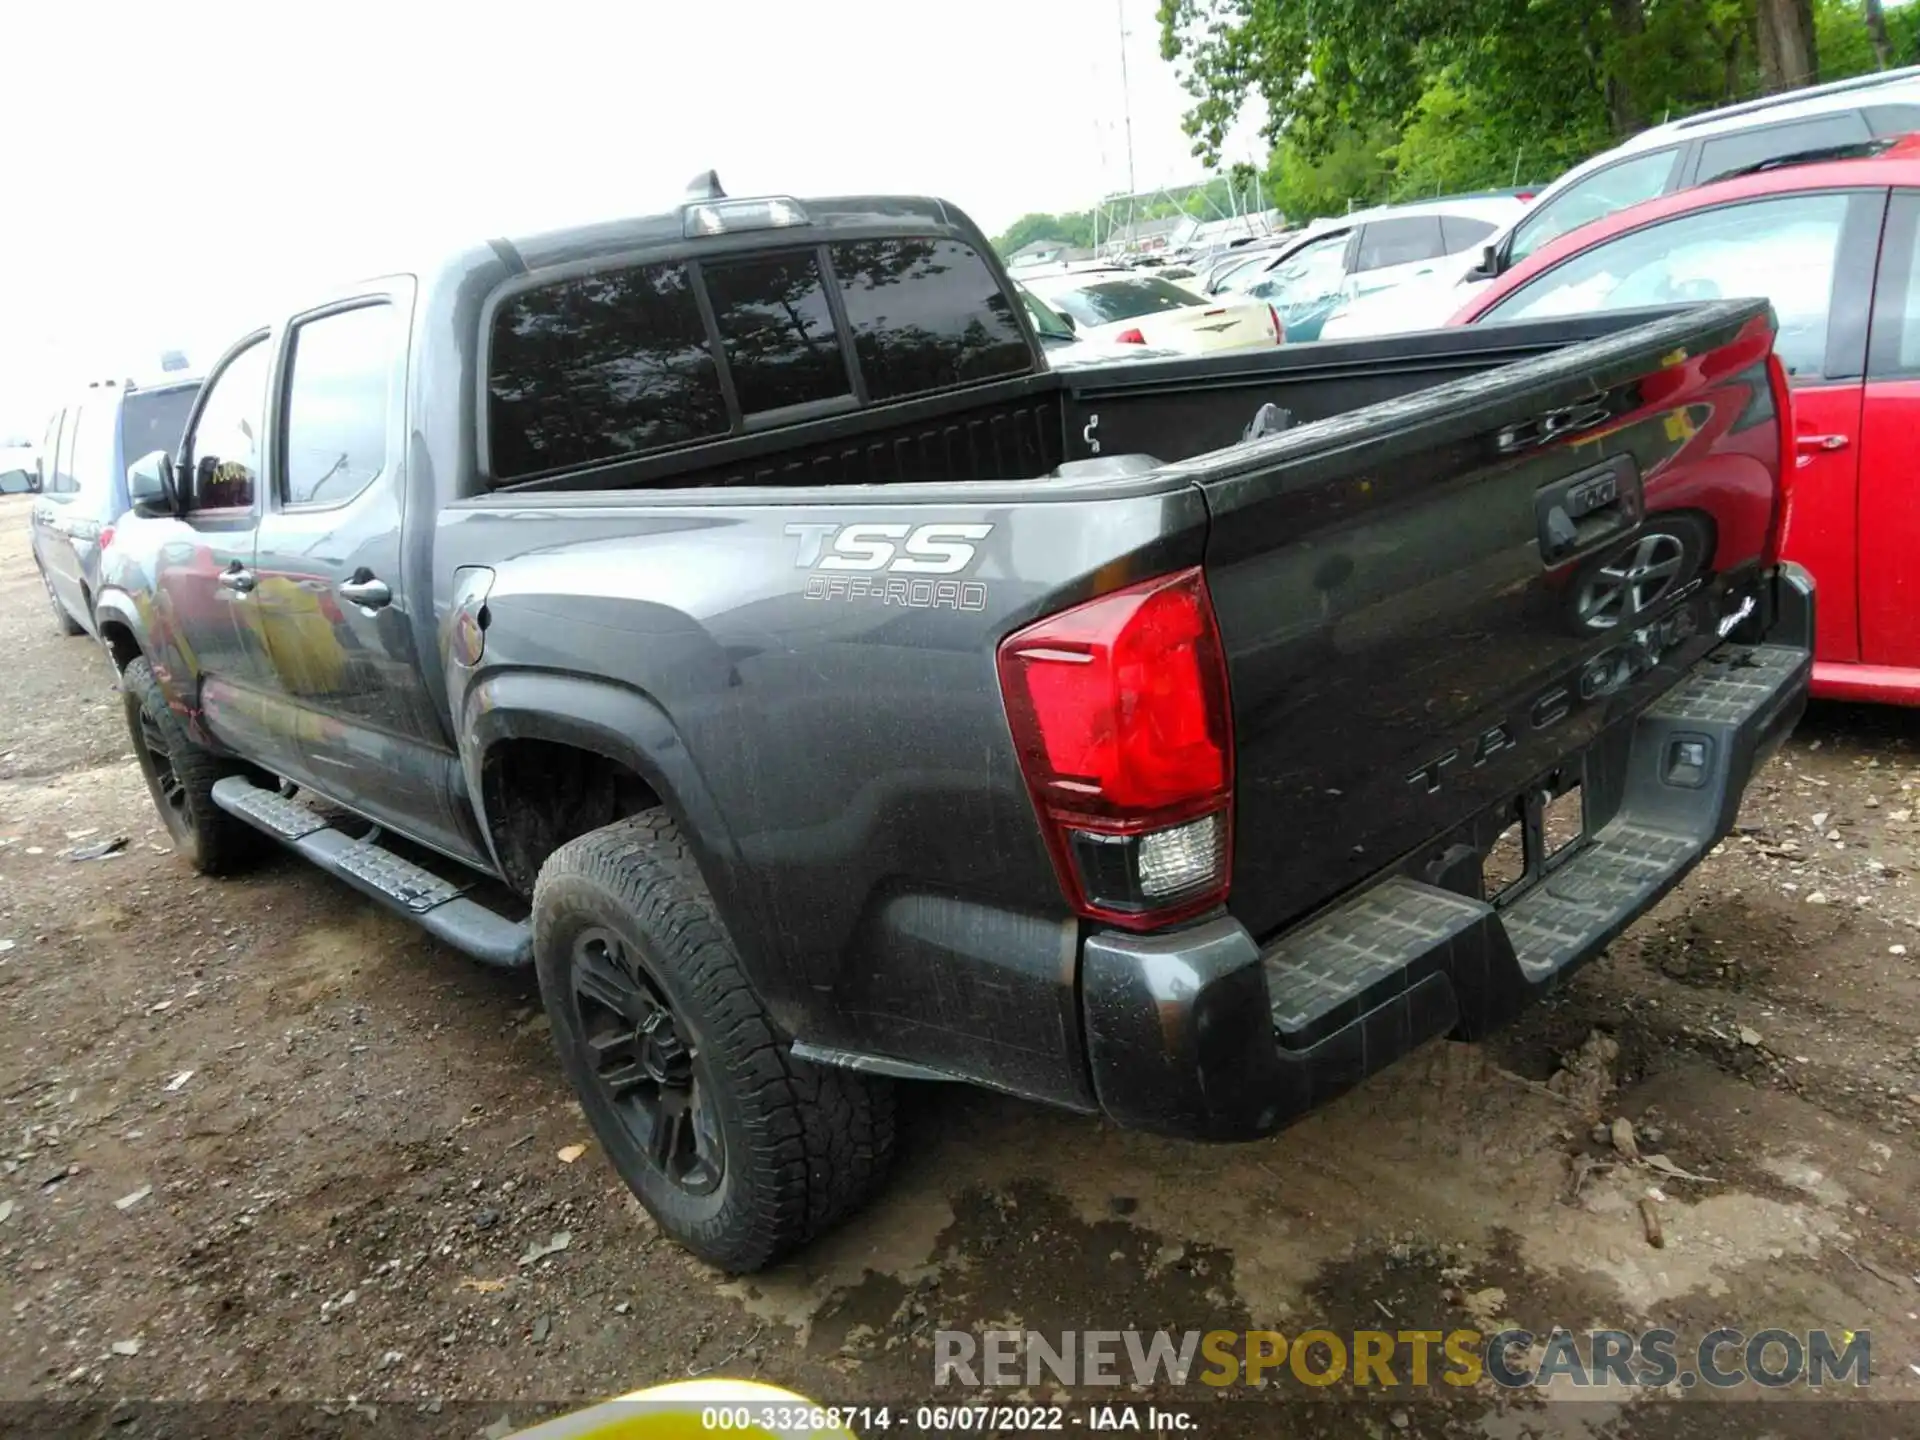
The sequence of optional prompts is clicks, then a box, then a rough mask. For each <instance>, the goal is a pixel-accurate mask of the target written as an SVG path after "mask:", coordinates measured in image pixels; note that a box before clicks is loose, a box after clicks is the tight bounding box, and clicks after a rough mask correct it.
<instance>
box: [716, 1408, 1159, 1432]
mask: <svg viewBox="0 0 1920 1440" xmlns="http://www.w3.org/2000/svg"><path fill="white" fill-rule="evenodd" d="M700 1423H701V1427H702V1428H703V1429H705V1430H709V1431H713V1432H715V1433H726V1432H732V1433H734V1434H748V1435H752V1434H755V1433H756V1432H759V1433H765V1432H769V1431H770V1432H773V1433H775V1434H783V1435H793V1434H803V1435H804V1434H814V1435H846V1436H856V1437H860V1436H868V1435H873V1434H888V1433H891V1432H893V1431H895V1430H898V1431H901V1432H903V1433H906V1434H910V1435H911V1434H926V1435H952V1434H982V1435H998V1434H1007V1433H1013V1432H1018V1433H1036V1434H1040V1433H1049V1432H1052V1433H1064V1432H1066V1431H1068V1430H1088V1431H1094V1432H1104V1431H1152V1432H1159V1433H1163V1434H1181V1433H1193V1432H1194V1431H1196V1429H1197V1421H1196V1420H1195V1418H1194V1416H1193V1415H1192V1413H1191V1412H1189V1411H1186V1410H1168V1409H1161V1408H1160V1407H1158V1406H1155V1405H1134V1404H1115V1405H1089V1406H1066V1405H995V1404H978V1405H969V1404H957V1405H814V1406H802V1405H713V1406H708V1407H706V1408H705V1409H703V1410H702V1411H701V1414H700Z"/></svg>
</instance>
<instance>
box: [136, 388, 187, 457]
mask: <svg viewBox="0 0 1920 1440" xmlns="http://www.w3.org/2000/svg"><path fill="white" fill-rule="evenodd" d="M199 393H200V387H199V386H198V385H172V386H169V387H168V388H166V389H165V390H136V391H134V392H133V393H132V394H131V395H129V396H127V397H126V398H125V399H124V400H122V401H121V402H120V458H121V460H122V461H123V462H124V463H126V464H128V465H131V464H133V462H134V461H136V460H138V459H139V458H140V457H141V456H143V455H151V454H152V453H153V452H154V451H155V450H164V451H166V452H167V454H168V455H178V454H179V453H180V436H181V434H182V432H184V431H185V430H186V428H187V415H188V413H189V412H190V411H191V410H192V409H193V397H194V396H195V395H197V394H199Z"/></svg>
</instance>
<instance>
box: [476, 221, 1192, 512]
mask: <svg viewBox="0 0 1920 1440" xmlns="http://www.w3.org/2000/svg"><path fill="white" fill-rule="evenodd" d="M1182 293H1183V295H1184V292H1182ZM703 300H704V302H705V305H704V309H703V304H702V302H703ZM1182 303H1183V304H1191V303H1192V301H1191V299H1185V298H1183V300H1182ZM709 314H710V315H711V317H712V324H711V329H710V328H709V324H708V320H707V318H706V317H707V315H709ZM1035 368H1036V367H1035V361H1034V357H1033V354H1032V352H1031V350H1030V349H1029V345H1028V341H1027V338H1026V333H1025V331H1024V330H1022V328H1021V326H1020V323H1019V320H1018V318H1017V317H1016V316H1015V314H1014V306H1013V304H1012V302H1011V301H1010V300H1009V298H1008V297H1007V295H1006V294H1005V293H1004V292H1003V291H1002V289H1001V286H1000V282H999V281H998V280H997V279H996V278H995V276H994V273H993V271H992V270H991V269H990V268H989V267H988V265H987V263H986V262H985V260H983V259H982V258H981V256H980V255H979V254H978V253H977V252H976V251H975V250H974V249H973V247H972V246H970V245H968V244H966V243H965V242H963V241H960V240H955V239H951V238H947V237H932V236H930V237H925V238H921V237H898V238H888V239H882V240H846V241H833V242H829V243H827V244H811V245H793V246H791V247H787V248H780V249H769V250H764V251H751V252H748V253H744V254H740V253H735V254H729V255H716V256H714V257H712V258H704V257H703V258H701V259H698V260H693V261H672V262H662V263H653V264H639V265H631V264H629V265H622V266H620V267H618V268H610V269H607V270H604V271H597V272H594V273H591V274H587V275H577V276H572V277H569V278H566V279H563V280H558V281H552V282H549V283H546V284H540V285H536V286H534V287H533V288H531V289H526V290H521V291H518V292H515V293H512V294H510V295H509V296H508V297H507V298H506V299H505V300H504V301H503V302H502V303H501V304H500V305H499V306H498V308H497V310H496V312H495V315H494V318H493V322H492V329H491V334H490V338H489V348H488V362H487V411H488V413H487V418H486V425H487V440H488V466H487V468H488V470H489V472H490V474H491V476H492V480H493V483H495V484H502V483H511V482H514V481H517V480H524V479H530V478H533V477H535V476H540V475H545V474H549V473H552V472H555V471H559V470H565V469H572V468H578V467H584V466H589V465H597V464H605V463H608V462H611V461H616V460H623V459H631V458H635V457H639V456H643V455H647V454H651V453H655V452H659V451H663V450H668V449H672V448H675V447H677V446H682V445H688V444H694V443H698V442H700V441H706V440H717V439H721V438H724V437H726V436H729V435H737V434H744V433H746V432H748V431H751V430H755V429H762V428H767V427H769V426H771V425H777V424H781V423H787V422H798V421H800V420H804V419H810V418H815V416H817V415H820V414H833V413H838V412H840V411H842V410H852V409H855V408H857V407H858V406H859V405H860V404H861V403H862V402H863V401H865V402H867V403H877V402H882V401H888V400H896V399H902V398H905V397H908V396H912V395H919V394H926V393H929V392H932V391H937V390H941V389H945V388H949V387H953V386H959V385H966V384H972V383H975V382H979V381H984V380H994V379H1000V378H1005V377H1008V376H1014V375H1022V374H1027V373H1030V372H1031V371H1033V370H1034V369H1035ZM862 391H864V394H862Z"/></svg>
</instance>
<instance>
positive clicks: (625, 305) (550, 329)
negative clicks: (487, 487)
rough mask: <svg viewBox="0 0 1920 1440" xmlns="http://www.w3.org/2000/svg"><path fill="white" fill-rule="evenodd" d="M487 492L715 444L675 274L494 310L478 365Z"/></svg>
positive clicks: (691, 320)
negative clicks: (495, 486)
mask: <svg viewBox="0 0 1920 1440" xmlns="http://www.w3.org/2000/svg"><path fill="white" fill-rule="evenodd" d="M487 397H488V416H487V436H488V446H489V450H490V454H489V457H488V468H489V469H490V470H491V471H492V473H493V478H494V479H495V480H496V481H504V480H519V479H524V478H526V477H527V476H530V475H538V474H541V473H543V472H545V471H549V470H559V469H564V468H566V467H568V466H575V465H592V464H596V463H599V462H602V461H607V460H617V459H620V458H622V457H624V456H628V455H638V454H643V453H645V452H646V451H649V450H661V449H665V448H666V447H667V446H670V445H680V444H684V443H686V442H687V441H690V440H702V439H707V438H709V437H712V436H715V435H724V434H726V433H727V405H726V401H725V399H724V398H723V397H722V395H721V392H720V375H719V371H718V370H717V369H716V367H715V365H714V362H713V351H712V350H711V349H709V348H708V345H707V327H706V324H705V322H704V321H702V320H701V318H700V304H699V301H698V300H697V299H695V297H694V293H693V286H692V283H691V281H690V280H689V279H688V276H687V270H686V267H685V266H684V265H636V266H632V267H630V268H627V269H624V270H603V271H598V272H596V273H594V274H590V275H580V276H576V277H574V278H572V279H568V280H560V281H556V282H554V283H553V284H551V285H542V286H540V287H539V288H538V289H535V290H524V291H521V292H520V293H519V294H517V295H514V296H512V297H511V298H509V299H508V300H507V301H506V302H505V303H504V304H502V305H501V306H500V308H499V311H498V312H497V313H496V315H495V316H494V321H493V338H492V344H491V350H490V353H489V356H488V362H487Z"/></svg>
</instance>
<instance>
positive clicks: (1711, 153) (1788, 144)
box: [1693, 110, 1872, 185]
mask: <svg viewBox="0 0 1920 1440" xmlns="http://www.w3.org/2000/svg"><path fill="white" fill-rule="evenodd" d="M1871 138H1872V137H1871V136H1870V135H1869V134H1868V133H1867V122H1866V121H1865V120H1864V119H1863V118H1862V117H1861V115H1860V112H1859V111H1858V110H1839V111H1836V112H1834V113H1833V114H1831V115H1816V116H1814V117H1813V118H1812V119H1810V120H1796V121H1794V122H1793V123H1792V124H1791V125H1769V126H1766V127H1765V128H1764V129H1760V130H1736V131H1735V132H1734V133H1733V134H1731V135H1720V136H1716V137H1715V138H1714V139H1712V140H1708V141H1705V142H1703V143H1702V144H1701V146H1700V171H1699V173H1698V174H1697V175H1695V176H1694V181H1693V183H1694V184H1696V185H1704V184H1706V183H1707V182H1708V181H1709V180H1717V179H1719V178H1720V177H1721V176H1723V175H1731V174H1733V173H1734V172H1736V171H1739V170H1745V169H1747V168H1748V167H1750V166H1753V165H1759V164H1762V163H1763V162H1765V161H1768V160H1778V159H1779V158H1780V157H1781V156H1783V155H1797V154H1799V153H1800V152H1801V151H1802V150H1824V149H1826V148H1827V147H1828V146H1830V145H1848V144H1852V143H1854V142H1856V141H1860V140H1868V139H1871Z"/></svg>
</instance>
